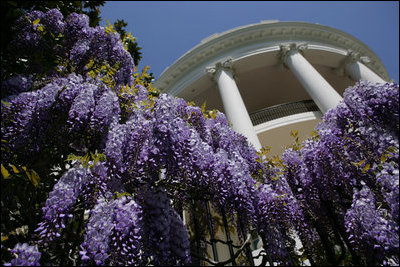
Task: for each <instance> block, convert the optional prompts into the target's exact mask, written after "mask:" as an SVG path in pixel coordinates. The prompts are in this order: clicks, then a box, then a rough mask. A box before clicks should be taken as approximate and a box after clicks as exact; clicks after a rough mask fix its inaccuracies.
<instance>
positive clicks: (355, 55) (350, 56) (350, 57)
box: [335, 49, 371, 76]
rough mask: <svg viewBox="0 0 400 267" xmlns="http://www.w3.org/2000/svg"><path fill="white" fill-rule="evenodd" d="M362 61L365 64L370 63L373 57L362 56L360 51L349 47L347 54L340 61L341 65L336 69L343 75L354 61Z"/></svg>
mask: <svg viewBox="0 0 400 267" xmlns="http://www.w3.org/2000/svg"><path fill="white" fill-rule="evenodd" d="M356 62H360V63H363V64H368V63H370V62H371V59H370V58H369V57H367V56H361V55H360V53H359V52H357V51H354V50H351V49H348V50H347V55H346V57H345V58H344V60H342V62H341V63H340V65H339V67H337V68H336V69H335V71H336V73H337V74H339V75H341V76H343V75H345V69H346V66H348V65H351V64H353V63H356Z"/></svg>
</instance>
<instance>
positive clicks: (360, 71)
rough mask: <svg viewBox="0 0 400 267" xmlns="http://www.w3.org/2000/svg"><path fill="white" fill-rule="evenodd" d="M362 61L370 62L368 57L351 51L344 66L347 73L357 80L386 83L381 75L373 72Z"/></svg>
mask: <svg viewBox="0 0 400 267" xmlns="http://www.w3.org/2000/svg"><path fill="white" fill-rule="evenodd" d="M362 62H364V63H367V62H369V58H368V57H360V56H359V55H358V54H357V53H354V52H352V51H350V52H349V53H348V56H347V60H346V62H345V65H344V68H345V70H346V72H347V74H349V75H350V77H351V78H352V79H353V80H355V81H360V80H364V81H370V82H372V83H385V82H386V81H385V80H383V79H382V78H381V77H379V75H378V74H376V73H375V72H373V71H372V70H371V69H370V68H368V67H367V66H365V65H364V64H363V63H362Z"/></svg>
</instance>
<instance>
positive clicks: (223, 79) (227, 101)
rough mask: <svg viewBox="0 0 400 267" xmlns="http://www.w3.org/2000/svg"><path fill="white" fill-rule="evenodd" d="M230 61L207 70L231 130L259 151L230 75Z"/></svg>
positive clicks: (237, 90) (244, 108)
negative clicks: (219, 97)
mask: <svg viewBox="0 0 400 267" xmlns="http://www.w3.org/2000/svg"><path fill="white" fill-rule="evenodd" d="M231 64H232V60H231V59H228V60H227V61H225V62H224V63H222V64H221V63H217V64H216V66H215V67H213V68H208V69H207V71H208V72H209V73H212V74H213V75H215V76H214V78H215V80H216V82H217V85H218V90H219V93H220V95H221V99H222V104H223V106H224V110H225V115H226V118H227V119H228V120H229V121H230V122H231V124H232V129H233V130H234V131H236V132H238V133H241V134H243V135H244V136H246V137H247V139H248V141H249V142H250V143H251V144H252V145H253V146H254V147H255V148H256V149H257V150H260V149H261V147H262V146H261V143H260V141H259V140H258V137H257V134H256V132H255V130H254V126H253V124H252V122H251V119H250V116H249V113H248V112H247V109H246V106H245V105H244V102H243V99H242V97H241V95H240V92H239V88H238V87H237V85H236V82H235V79H234V78H233V74H232V70H231V69H232V68H231V67H232V66H231Z"/></svg>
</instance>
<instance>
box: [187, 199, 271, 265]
mask: <svg viewBox="0 0 400 267" xmlns="http://www.w3.org/2000/svg"><path fill="white" fill-rule="evenodd" d="M197 201H199V202H198V203H201V204H202V205H204V206H203V207H205V210H204V214H197V215H196V214H193V215H194V216H193V218H192V220H193V222H192V226H193V228H194V229H193V230H194V242H195V245H194V247H193V249H194V251H193V250H192V252H191V254H192V262H193V265H198V266H199V265H202V266H204V265H212V266H226V265H232V266H237V264H238V258H239V256H240V255H244V256H245V260H246V261H247V262H248V264H250V266H255V263H254V260H255V259H259V258H260V257H262V259H261V263H260V264H259V266H265V265H266V263H267V262H268V263H270V265H271V263H272V261H271V260H270V257H268V254H267V252H266V251H265V250H261V251H260V252H259V253H258V254H257V255H254V256H253V254H252V251H251V248H250V243H251V234H250V233H248V232H247V229H246V228H245V227H244V224H243V222H242V221H241V220H239V230H240V231H241V233H242V235H243V236H244V237H245V240H244V241H243V242H241V243H240V244H234V241H233V240H232V237H231V235H230V231H229V224H228V220H227V216H226V213H225V209H224V208H222V209H221V215H222V227H223V229H224V231H225V237H226V240H221V239H218V238H216V233H215V231H214V226H213V218H212V214H211V207H210V202H209V201H207V200H197ZM191 207H192V211H196V201H195V200H192V203H191ZM201 216H204V217H205V218H206V221H207V222H206V225H205V227H206V228H207V229H203V230H207V232H208V235H209V237H210V238H209V240H207V239H206V238H205V237H203V238H202V237H201V234H200V225H199V223H200V219H201ZM204 217H203V218H204ZM203 224H204V221H203ZM217 243H219V244H222V245H225V246H227V248H228V251H229V259H227V260H224V261H221V260H220V257H219V255H218V249H217ZM207 245H210V246H211V249H212V257H213V259H211V258H209V257H207V255H206V253H204V251H203V249H202V248H205V250H206V249H207ZM219 247H221V246H219ZM235 250H236V251H235Z"/></svg>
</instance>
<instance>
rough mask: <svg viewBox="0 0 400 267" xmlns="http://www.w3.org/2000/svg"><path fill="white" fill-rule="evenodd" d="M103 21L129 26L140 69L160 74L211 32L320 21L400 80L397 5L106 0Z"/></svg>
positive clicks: (338, 2) (389, 3)
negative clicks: (263, 23)
mask: <svg viewBox="0 0 400 267" xmlns="http://www.w3.org/2000/svg"><path fill="white" fill-rule="evenodd" d="M100 10H101V17H102V19H103V20H102V22H101V25H105V21H106V20H109V21H110V22H111V23H113V22H115V21H116V20H117V19H124V20H125V21H126V22H128V27H127V31H128V32H131V33H132V35H133V36H135V37H136V38H137V42H138V43H139V45H140V46H141V47H142V53H143V54H142V56H143V58H142V60H141V62H140V64H139V68H140V69H142V68H143V66H145V65H149V66H151V72H153V74H154V77H155V78H158V77H159V75H160V74H161V73H162V71H163V70H164V69H165V68H166V67H168V66H170V65H172V64H173V63H174V62H175V60H177V59H178V58H179V57H180V56H182V55H183V54H184V53H186V52H187V51H188V50H190V49H191V48H193V47H194V46H196V45H197V44H199V43H200V41H201V40H202V39H204V38H206V37H208V36H210V35H212V34H214V33H221V32H224V31H226V30H229V29H232V28H235V27H238V26H243V25H247V24H252V23H258V22H260V21H262V20H271V19H276V20H279V21H301V22H309V23H319V24H321V25H325V26H329V27H333V28H336V29H339V30H342V31H344V32H347V33H349V34H351V35H353V36H354V37H356V38H358V39H359V40H360V41H362V42H364V43H365V44H366V45H368V46H369V48H370V49H372V51H374V52H375V53H376V54H377V56H378V57H379V58H380V59H381V60H382V62H383V64H384V65H385V67H386V69H387V70H388V73H389V76H390V78H391V79H393V80H395V81H396V82H397V83H398V82H399V2H398V1H320V2H315V1H107V2H106V3H105V5H104V6H103V7H102V8H101V9H100Z"/></svg>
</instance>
